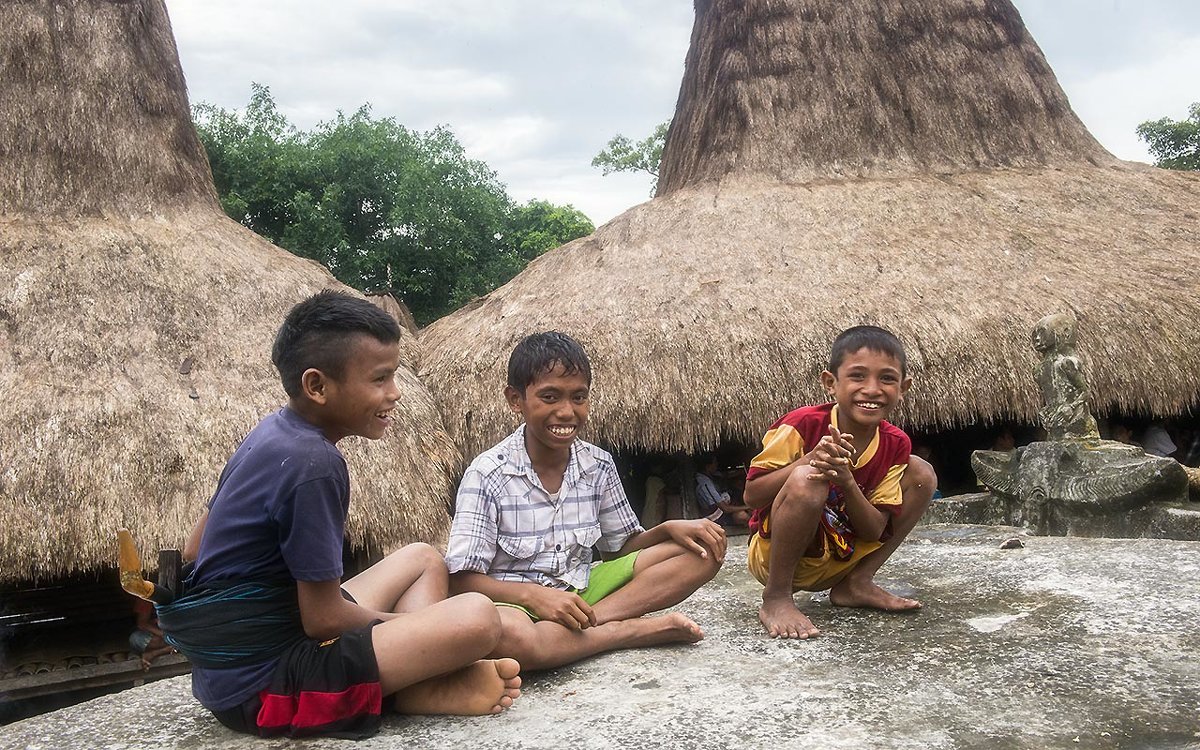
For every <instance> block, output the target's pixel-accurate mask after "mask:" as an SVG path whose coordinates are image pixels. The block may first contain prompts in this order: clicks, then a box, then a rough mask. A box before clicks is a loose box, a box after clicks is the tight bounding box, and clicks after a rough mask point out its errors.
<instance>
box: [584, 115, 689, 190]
mask: <svg viewBox="0 0 1200 750" xmlns="http://www.w3.org/2000/svg"><path fill="white" fill-rule="evenodd" d="M670 127H671V123H670V122H664V123H662V124H660V125H659V126H658V127H656V128H655V129H654V132H653V133H652V134H650V136H649V137H647V138H644V139H642V140H640V141H638V142H637V143H634V142H633V141H631V140H630V139H628V138H626V137H625V136H623V135H621V134H620V133H617V134H616V135H614V136H613V137H612V139H611V140H609V142H608V145H607V146H605V147H604V150H602V151H601V152H600V153H598V154H596V156H595V157H593V158H592V166H593V167H600V168H601V169H602V170H604V171H603V174H605V175H610V174H612V173H613V172H646V173H648V174H649V175H651V176H652V177H653V178H654V182H653V183H652V184H651V185H650V194H651V195H654V191H655V190H656V189H657V188H658V166H659V164H661V163H662V152H663V146H664V145H666V142H667V129H668V128H670Z"/></svg>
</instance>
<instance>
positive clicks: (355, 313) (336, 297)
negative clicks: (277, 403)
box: [271, 289, 400, 398]
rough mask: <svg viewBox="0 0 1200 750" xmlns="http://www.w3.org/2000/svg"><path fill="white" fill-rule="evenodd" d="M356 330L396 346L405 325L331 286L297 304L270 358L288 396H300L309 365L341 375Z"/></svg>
mask: <svg viewBox="0 0 1200 750" xmlns="http://www.w3.org/2000/svg"><path fill="white" fill-rule="evenodd" d="M356 333H365V334H367V335H368V336H373V337H375V339H377V340H378V341H379V342H381V343H384V344H392V343H395V342H397V341H399V340H400V325H399V324H398V323H397V322H396V320H395V318H393V317H392V316H391V315H389V314H388V313H386V312H385V311H383V310H382V309H380V308H378V307H376V306H375V305H373V304H371V303H370V302H367V301H366V300H364V299H358V298H357V297H351V296H350V295H348V294H344V293H342V292H337V291H334V290H332V289H326V290H325V291H323V292H318V293H316V294H314V295H313V296H311V297H309V298H308V299H306V300H304V301H303V302H301V303H299V304H298V305H296V306H295V307H293V308H292V309H291V311H290V312H289V313H288V314H287V317H286V318H284V321H283V325H282V326H280V327H279V333H277V334H276V335H275V345H274V346H272V347H271V362H272V363H273V364H274V365H275V369H276V370H279V379H280V380H281V381H283V390H285V391H287V394H288V396H291V397H293V398H295V397H297V396H299V395H300V376H301V375H303V374H304V371H305V370H307V369H309V368H310V367H311V368H316V369H318V370H320V371H321V372H323V373H325V374H326V375H328V376H329V377H331V378H334V379H339V378H341V377H342V375H343V374H344V372H345V369H346V360H347V359H348V358H349V357H350V348H351V346H352V345H353V342H354V336H353V334H356Z"/></svg>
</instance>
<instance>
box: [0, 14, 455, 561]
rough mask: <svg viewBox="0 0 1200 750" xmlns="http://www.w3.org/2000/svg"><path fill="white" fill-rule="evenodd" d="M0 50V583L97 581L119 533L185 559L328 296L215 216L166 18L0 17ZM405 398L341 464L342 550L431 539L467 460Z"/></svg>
mask: <svg viewBox="0 0 1200 750" xmlns="http://www.w3.org/2000/svg"><path fill="white" fill-rule="evenodd" d="M0 49H2V50H3V53H2V54H0V101H4V102H5V103H6V104H5V106H4V107H0V390H2V392H3V393H4V394H5V397H6V398H5V408H4V409H3V410H2V411H0V515H3V518H4V521H3V524H2V527H3V532H2V533H0V582H4V581H12V580H15V579H25V578H30V577H41V576H49V575H55V574H58V573H64V572H68V571H74V570H83V569H87V568H90V567H93V566H95V565H98V564H103V563H111V562H113V561H114V560H115V554H116V547H115V537H114V530H115V529H116V528H117V527H119V526H128V527H129V528H131V529H133V530H134V531H135V534H136V535H137V537H138V540H139V542H140V543H141V544H142V545H143V547H144V548H145V549H146V550H153V549H156V548H158V547H160V546H172V547H177V546H180V545H181V543H182V541H183V539H184V538H185V536H186V533H187V531H188V530H189V529H190V527H191V524H192V522H193V521H194V520H195V519H196V518H197V517H198V515H199V514H200V512H201V510H202V508H203V506H204V503H205V502H206V501H207V500H208V498H209V496H210V495H211V493H212V491H213V489H214V488H215V485H216V480H217V477H218V475H219V472H220V470H221V467H222V466H223V464H224V461H225V459H226V458H227V457H228V456H229V454H230V453H231V452H232V451H233V449H234V448H235V447H236V445H237V443H238V441H239V440H240V439H241V438H242V437H243V436H244V435H245V434H246V432H248V431H249V429H250V428H251V427H252V426H253V425H254V424H255V423H256V422H257V420H258V419H259V418H261V417H262V416H263V415H264V414H266V413H268V412H270V411H271V410H273V409H275V408H277V407H278V406H279V405H280V404H282V403H283V401H284V400H285V398H286V397H285V395H284V394H283V391H282V388H281V386H280V384H279V381H278V377H277V375H276V374H275V372H274V370H273V368H272V366H271V364H270V359H269V354H270V346H271V342H272V340H273V337H274V333H275V331H276V329H277V328H278V326H279V324H280V322H281V321H282V320H283V316H284V315H285V314H286V312H287V310H288V309H289V308H290V307H291V305H293V304H295V303H296V302H298V301H299V300H301V299H303V298H305V297H306V296H308V295H310V294H313V293H315V292H317V291H319V290H321V289H323V288H330V287H333V288H341V285H339V284H338V283H337V282H336V281H335V280H334V279H333V277H332V276H330V275H329V273H328V272H327V271H325V269H323V268H321V267H320V266H318V265H316V264H314V263H311V262H309V261H305V260H302V259H299V258H296V257H294V256H292V255H290V254H288V253H286V252H284V251H283V250H280V249H279V248H276V247H274V246H272V245H270V244H269V243H267V242H265V241H264V240H262V239H261V238H259V237H257V236H256V235H254V234H253V233H251V232H249V231H247V230H245V229H244V228H242V227H241V226H240V225H238V224H236V223H235V222H233V221H231V220H229V219H228V218H226V217H225V216H224V215H223V214H222V213H221V212H220V209H219V207H218V205H217V201H216V198H215V195H214V192H213V188H212V180H211V177H210V175H209V170H208V164H207V162H206V160H205V157H204V153H203V150H202V148H201V146H200V144H199V142H198V140H197V138H196V135H195V132H194V131H193V130H192V128H191V124H190V119H189V115H188V103H187V96H186V91H185V88H184V81H183V75H182V72H181V71H180V67H179V59H178V55H177V53H176V50H175V43H174V40H173V38H172V35H171V29H170V24H169V22H168V19H167V13H166V10H165V8H164V6H163V3H162V1H161V0H131V1H129V2H119V3H118V2H107V1H105V0H78V1H75V2H63V1H61V0H53V1H52V0H37V1H36V2H23V3H7V4H4V5H3V6H0ZM405 353H406V357H408V359H409V360H410V361H412V360H413V359H414V358H415V343H414V340H413V339H411V338H409V339H406V341H405ZM398 379H399V382H400V384H401V389H402V392H403V393H404V397H403V400H402V401H401V404H400V407H399V411H400V414H399V416H398V418H397V424H396V428H395V429H393V430H392V431H390V433H389V436H388V437H387V438H386V439H384V440H382V441H378V442H374V443H368V442H367V441H358V442H357V443H353V442H352V441H346V442H345V443H343V448H344V450H345V452H346V454H347V458H348V460H349V463H350V465H351V475H352V480H353V482H354V484H353V488H352V493H353V502H352V510H351V520H350V522H349V536H350V538H351V540H352V541H353V542H354V543H355V544H357V545H359V546H368V547H371V548H373V549H382V548H388V547H391V546H393V545H395V544H397V543H399V542H402V541H408V540H413V539H426V540H437V539H439V538H440V537H441V536H442V535H443V534H444V533H445V531H446V529H447V526H448V520H447V514H446V502H447V500H448V498H449V496H450V491H451V486H450V479H449V472H450V471H451V467H453V466H455V465H457V463H458V462H459V461H460V457H459V455H458V452H457V451H456V449H455V448H454V447H453V445H452V444H451V442H450V440H449V438H448V436H447V435H446V433H445V431H444V428H443V427H442V424H441V419H440V416H439V415H438V414H437V411H436V408H435V406H434V404H433V401H432V399H431V397H430V395H429V393H428V391H426V390H425V388H424V387H423V386H422V385H421V384H420V383H419V381H417V379H416V376H415V374H413V373H412V372H411V371H402V372H401V373H400V375H399V376H398ZM151 559H153V558H151Z"/></svg>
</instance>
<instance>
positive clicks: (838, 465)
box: [808, 425, 854, 487]
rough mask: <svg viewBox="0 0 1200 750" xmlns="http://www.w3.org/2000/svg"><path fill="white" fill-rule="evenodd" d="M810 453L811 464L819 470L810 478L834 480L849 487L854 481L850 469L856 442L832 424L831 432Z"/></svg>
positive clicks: (835, 482) (842, 485) (839, 484)
mask: <svg viewBox="0 0 1200 750" xmlns="http://www.w3.org/2000/svg"><path fill="white" fill-rule="evenodd" d="M809 455H810V456H811V458H810V459H809V462H808V463H809V465H810V466H812V467H813V468H814V469H816V470H817V473H816V474H810V475H809V477H808V478H809V479H811V480H813V481H822V482H833V483H834V484H836V485H838V486H839V487H847V486H849V485H850V484H853V483H854V474H853V473H852V472H851V469H850V461H851V459H852V458H853V456H854V444H853V443H851V442H850V439H849V438H848V437H847V436H846V435H845V433H843V432H841V431H839V430H838V428H836V427H834V426H833V425H830V426H829V434H828V435H826V436H825V437H823V438H821V441H820V442H819V443H817V445H816V447H815V448H813V450H812V453H811V454H809Z"/></svg>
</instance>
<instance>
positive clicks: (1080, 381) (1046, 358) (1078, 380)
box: [1033, 313, 1100, 443]
mask: <svg viewBox="0 0 1200 750" xmlns="http://www.w3.org/2000/svg"><path fill="white" fill-rule="evenodd" d="M1033 348H1034V349H1036V350H1037V351H1039V352H1041V354H1042V362H1041V365H1040V366H1039V367H1038V370H1037V383H1038V386H1039V387H1041V389H1042V403H1043V404H1044V406H1043V407H1042V410H1041V411H1040V412H1039V413H1038V416H1039V417H1041V420H1042V426H1043V427H1045V428H1046V436H1047V438H1048V439H1049V440H1083V441H1086V442H1090V443H1098V442H1099V441H1100V432H1099V430H1097V429H1096V420H1095V419H1092V413H1091V412H1090V411H1089V410H1088V406H1087V391H1088V387H1087V379H1086V378H1085V377H1084V374H1083V363H1082V362H1080V361H1079V357H1078V356H1076V354H1075V320H1074V319H1073V318H1071V317H1070V316H1068V315H1063V314H1062V313H1055V314H1053V315H1047V316H1046V317H1044V318H1042V319H1041V320H1039V321H1038V323H1037V325H1036V326H1034V327H1033Z"/></svg>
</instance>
